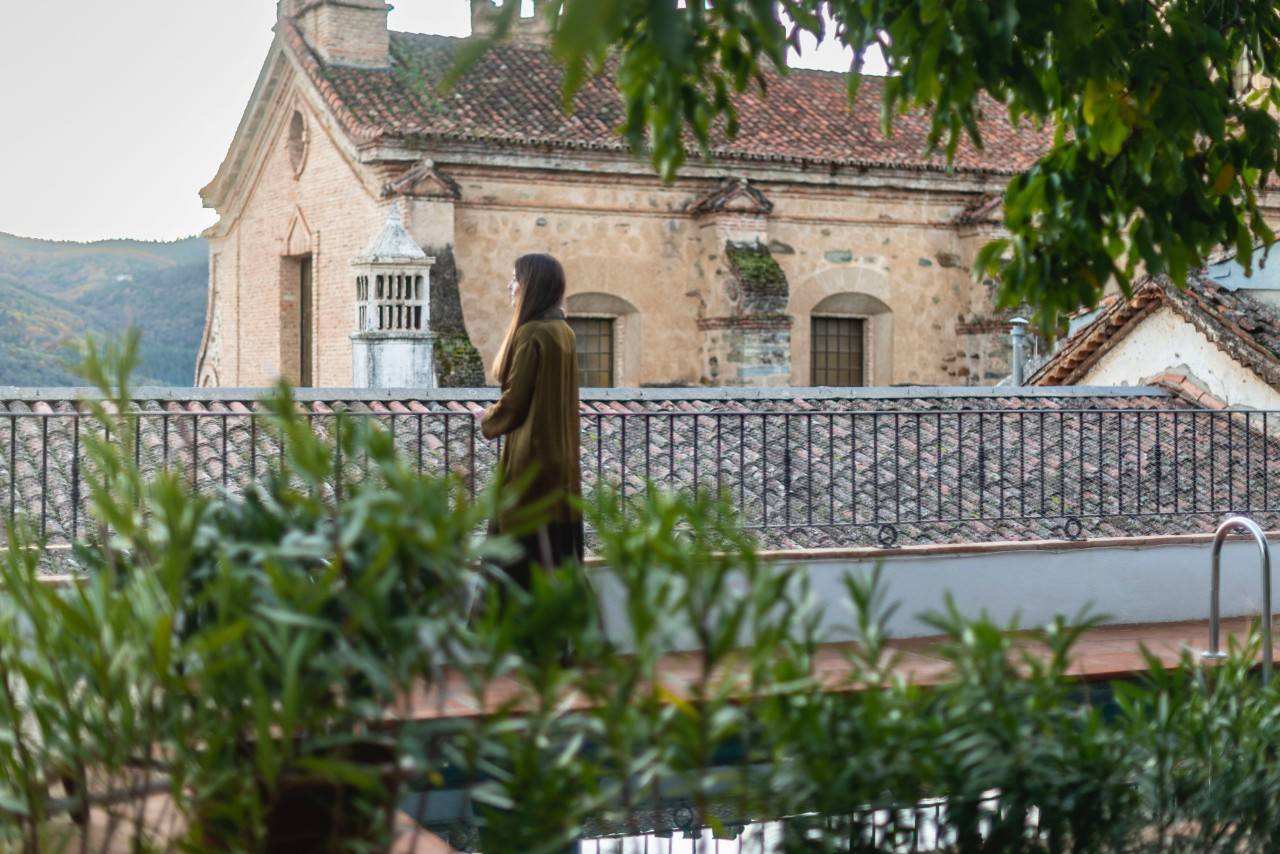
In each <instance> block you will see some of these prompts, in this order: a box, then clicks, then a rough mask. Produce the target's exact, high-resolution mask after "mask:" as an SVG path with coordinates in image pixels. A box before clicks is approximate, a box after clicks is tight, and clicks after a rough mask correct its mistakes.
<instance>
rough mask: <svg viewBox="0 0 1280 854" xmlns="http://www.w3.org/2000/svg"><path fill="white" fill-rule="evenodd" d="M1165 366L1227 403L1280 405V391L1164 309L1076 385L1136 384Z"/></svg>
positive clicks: (1154, 374) (1159, 372) (1169, 310)
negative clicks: (1185, 375) (1190, 379)
mask: <svg viewBox="0 0 1280 854" xmlns="http://www.w3.org/2000/svg"><path fill="white" fill-rule="evenodd" d="M1168 370H1174V371H1177V372H1180V373H1185V374H1187V376H1188V377H1189V378H1192V379H1194V380H1195V381H1197V382H1198V383H1200V384H1202V385H1203V386H1204V387H1205V388H1206V389H1207V390H1208V391H1209V393H1210V394H1212V395H1213V396H1214V397H1216V398H1218V399H1219V400H1222V401H1224V402H1226V403H1227V404H1228V405H1229V406H1244V407H1249V408H1252V409H1272V410H1273V409H1280V392H1277V391H1276V390H1275V389H1273V388H1272V387H1271V386H1269V385H1267V384H1266V383H1265V382H1263V381H1262V380H1261V379H1259V378H1258V376H1257V374H1255V373H1254V372H1253V371H1250V370H1248V369H1246V368H1244V367H1242V366H1241V365H1240V364H1239V363H1238V362H1236V361H1235V360H1234V359H1232V358H1231V357H1230V356H1228V355H1227V354H1226V353H1224V352H1222V351H1221V350H1219V349H1218V347H1217V346H1216V345H1214V344H1213V342H1211V341H1210V340H1209V339H1208V338H1206V337H1205V336H1204V335H1202V334H1201V333H1200V331H1199V330H1197V329H1196V328H1195V327H1194V326H1192V325H1191V324H1190V323H1188V322H1186V321H1185V320H1183V319H1182V318H1181V317H1180V316H1178V315H1177V314H1176V313H1174V311H1173V310H1172V309H1170V308H1167V307H1165V308H1161V309H1159V310H1158V311H1156V312H1154V313H1153V314H1151V315H1150V316H1149V317H1147V318H1146V319H1145V320H1143V321H1142V322H1141V323H1140V324H1139V325H1138V327H1137V328H1136V329H1134V330H1133V331H1132V332H1130V333H1129V334H1128V335H1126V336H1125V337H1124V338H1122V339H1121V340H1120V342H1119V343H1117V344H1116V345H1115V347H1113V348H1112V349H1111V350H1109V351H1108V352H1107V353H1105V354H1104V355H1103V356H1102V357H1101V358H1100V359H1099V360H1098V361H1097V363H1096V364H1095V365H1094V366H1093V368H1092V369H1091V370H1090V371H1089V372H1088V373H1087V374H1086V375H1085V376H1084V377H1082V378H1081V380H1080V383H1079V384H1080V385H1114V386H1121V385H1141V384H1142V383H1143V382H1144V380H1149V379H1150V378H1152V377H1154V376H1156V375H1158V374H1161V373H1164V372H1165V371H1168Z"/></svg>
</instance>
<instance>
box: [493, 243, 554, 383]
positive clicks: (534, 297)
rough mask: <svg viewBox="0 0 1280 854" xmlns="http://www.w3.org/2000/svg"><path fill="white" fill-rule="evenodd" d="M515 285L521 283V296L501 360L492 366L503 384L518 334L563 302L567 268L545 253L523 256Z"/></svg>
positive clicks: (519, 259) (500, 349) (501, 353)
mask: <svg viewBox="0 0 1280 854" xmlns="http://www.w3.org/2000/svg"><path fill="white" fill-rule="evenodd" d="M516 281H517V282H519V283H520V295H519V296H518V297H517V298H516V306H515V311H514V312H513V313H512V315H511V324H510V325H509V326H507V334H506V335H504V336H502V346H501V347H500V348H499V349H498V358H497V359H495V360H494V363H493V373H494V376H496V377H497V379H498V382H499V383H501V382H503V381H504V380H506V378H507V370H508V369H509V368H510V367H511V365H510V362H511V341H512V339H514V338H515V335H516V330H517V329H519V328H520V327H521V326H524V325H525V324H526V323H528V322H529V321H530V320H537V319H538V318H539V317H541V316H542V315H544V314H546V313H547V312H548V311H550V310H551V309H553V308H555V307H556V306H558V305H560V301H561V300H563V299H564V267H561V266H560V262H559V261H557V260H556V259H555V258H553V257H551V256H550V255H547V254H546V253H544V252H533V253H530V254H528V255H521V256H520V257H519V258H517V259H516Z"/></svg>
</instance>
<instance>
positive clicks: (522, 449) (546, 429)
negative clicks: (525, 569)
mask: <svg viewBox="0 0 1280 854" xmlns="http://www.w3.org/2000/svg"><path fill="white" fill-rule="evenodd" d="M575 344H576V342H575V339H574V335H573V330H572V329H570V328H569V324H567V323H565V322H564V320H563V319H562V318H553V319H547V320H531V321H529V322H527V323H525V324H524V325H523V326H521V327H520V328H519V329H517V330H516V332H515V336H514V338H513V339H512V342H511V365H510V368H509V369H508V370H507V377H506V380H505V381H504V382H503V384H502V396H501V398H499V400H498V402H497V403H495V404H493V405H492V406H490V407H489V408H488V409H487V410H485V413H484V416H483V417H482V419H481V421H480V428H481V431H482V432H483V433H484V435H485V438H487V439H492V438H494V437H496V436H503V437H505V439H504V441H503V444H502V457H501V460H500V465H501V468H502V473H503V477H504V478H505V479H506V480H507V481H508V482H510V481H518V480H520V478H522V477H524V476H525V475H526V474H527V473H528V472H530V471H532V472H533V479H532V481H531V482H530V483H529V485H528V486H527V488H526V489H525V491H524V492H523V493H522V494H521V497H520V500H519V502H518V504H517V506H516V507H515V508H513V509H512V510H510V511H508V512H506V513H504V514H502V517H501V518H500V519H499V520H498V529H499V530H500V531H503V532H504V533H505V532H508V531H510V530H511V529H512V526H513V524H514V520H515V519H516V518H517V517H518V515H519V511H520V510H522V509H528V508H529V507H530V506H531V505H533V504H535V503H536V502H539V501H543V500H548V501H550V502H551V503H550V507H549V509H548V512H547V515H546V518H545V520H544V521H547V522H574V521H578V520H579V519H581V512H580V511H579V509H578V508H577V506H576V505H575V504H574V503H573V500H572V499H575V498H577V497H579V496H581V495H582V471H581V465H582V464H581V461H580V459H579V447H580V444H581V438H580V436H581V423H580V419H579V415H578V359H577V350H576V346H575Z"/></svg>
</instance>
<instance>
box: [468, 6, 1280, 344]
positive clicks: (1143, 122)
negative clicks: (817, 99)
mask: <svg viewBox="0 0 1280 854" xmlns="http://www.w3.org/2000/svg"><path fill="white" fill-rule="evenodd" d="M518 8H519V3H517V2H515V0H507V2H506V3H504V5H503V7H502V8H501V9H500V10H499V11H498V19H497V22H496V30H495V33H494V36H493V37H494V38H501V37H502V36H503V35H504V34H505V33H506V32H507V31H508V30H509V28H510V27H511V25H512V24H513V23H514V18H515V15H516V14H517V13H518ZM824 12H825V13H826V14H825V15H824ZM539 13H540V14H547V15H549V16H550V18H551V21H552V29H553V34H552V45H551V49H552V51H553V53H554V54H555V56H556V57H557V58H558V59H559V60H560V61H561V62H562V63H563V64H564V67H565V77H564V98H565V104H566V107H567V108H570V109H571V108H572V103H573V96H574V94H575V93H576V92H577V90H578V89H579V87H581V85H582V84H583V83H584V82H585V81H586V80H587V79H589V78H590V76H591V75H593V74H595V73H598V72H599V71H600V70H601V69H602V68H603V67H604V63H605V60H606V58H607V57H609V56H613V57H616V85H617V87H618V90H619V92H620V93H621V96H622V98H623V101H624V103H625V106H626V120H625V123H624V124H623V126H622V127H621V128H620V129H619V130H620V132H621V133H622V134H624V135H625V136H626V137H627V138H628V139H629V140H630V141H631V144H632V145H633V146H634V147H635V148H636V150H637V151H639V152H643V153H644V154H645V155H646V156H647V157H649V158H650V159H651V160H652V162H653V164H654V166H655V168H656V169H657V170H658V172H659V173H660V174H661V176H662V177H663V178H664V179H666V180H673V179H674V178H675V177H676V176H677V174H678V173H679V170H680V169H681V167H682V166H683V165H684V163H685V162H686V157H687V156H688V154H689V153H690V152H688V151H687V150H686V149H687V146H686V140H687V139H690V138H691V139H693V140H695V141H696V143H697V145H698V146H699V147H701V149H702V152H703V153H704V154H705V153H706V152H707V151H708V148H709V143H710V140H711V138H712V135H713V132H715V131H716V130H717V129H721V130H722V131H723V132H724V133H727V134H728V135H730V136H732V135H733V134H734V133H735V131H736V129H737V128H736V115H735V109H734V98H735V96H736V95H737V94H739V93H742V92H745V91H747V90H748V89H749V88H750V87H762V88H763V87H766V86H767V78H768V76H769V75H768V74H767V73H766V72H768V71H769V70H773V71H775V72H777V73H782V74H785V73H787V65H786V59H787V52H788V49H789V48H798V47H799V45H800V38H801V35H802V34H804V33H809V34H812V35H814V36H816V37H818V38H819V39H821V38H834V39H836V40H838V41H839V42H841V43H843V44H845V45H847V46H849V47H852V48H853V49H854V52H855V57H856V58H855V61H854V65H853V67H852V68H851V69H850V73H849V77H848V80H849V97H850V98H851V99H853V98H856V97H857V95H858V88H859V82H860V80H861V76H862V60H863V58H864V57H865V55H866V51H867V50H868V49H870V48H871V47H872V46H878V47H879V49H880V51H881V52H882V53H883V56H884V60H885V63H886V65H887V66H888V70H889V78H888V79H887V80H886V82H885V86H884V99H883V105H882V118H883V123H884V127H885V131H886V132H889V133H891V132H892V125H893V121H894V118H895V116H899V115H902V114H903V113H905V112H908V111H922V112H923V113H925V114H927V115H928V116H930V118H931V133H930V144H931V146H933V149H934V150H936V151H938V152H942V153H945V154H946V155H947V157H948V159H949V158H950V157H951V156H952V155H953V154H954V152H955V150H956V147H957V145H959V144H960V142H961V141H962V140H964V139H966V138H967V139H968V140H969V141H970V142H971V144H973V145H975V146H981V145H982V143H983V140H982V135H981V133H980V131H979V126H978V121H977V115H978V110H979V107H980V100H979V99H980V97H981V96H983V95H984V93H985V95H989V96H990V97H991V98H992V99H994V100H995V101H996V102H997V103H999V104H1001V105H1003V106H1004V107H1005V108H1006V109H1007V110H1008V114H1009V119H1010V121H1012V122H1030V123H1033V124H1035V125H1036V126H1039V127H1043V128H1046V129H1047V132H1046V136H1047V137H1048V141H1047V146H1048V148H1047V150H1046V152H1045V154H1044V156H1043V157H1042V158H1041V159H1040V160H1039V161H1038V162H1037V163H1035V164H1034V165H1033V166H1032V167H1031V168H1030V169H1028V170H1026V171H1025V172H1023V173H1021V174H1019V175H1017V176H1015V177H1014V178H1013V179H1012V180H1011V181H1010V182H1009V184H1008V186H1007V188H1006V191H1005V196H1004V221H1005V224H1006V226H1007V228H1008V237H1007V238H1003V239H999V240H995V241H993V242H991V243H990V244H988V245H987V246H986V247H984V249H983V250H982V252H981V253H980V254H979V257H978V259H977V263H976V265H975V275H979V276H992V277H994V278H995V279H996V280H998V281H999V283H1000V299H1001V303H1002V304H1003V305H1005V306H1016V305H1021V304H1023V303H1026V304H1028V305H1030V306H1032V307H1033V308H1034V309H1035V311H1036V314H1037V317H1038V319H1039V321H1040V324H1041V326H1042V328H1043V329H1045V330H1046V331H1052V330H1054V329H1056V328H1057V327H1058V326H1059V324H1060V322H1061V318H1062V316H1063V314H1064V313H1067V312H1071V311H1073V310H1075V309H1077V308H1079V307H1081V306H1092V305H1094V304H1095V303H1096V302H1097V301H1098V299H1099V298H1100V297H1101V296H1102V292H1103V288H1104V287H1105V286H1106V284H1107V282H1108V281H1115V282H1116V283H1118V284H1119V286H1120V287H1121V288H1122V289H1123V290H1125V291H1126V292H1127V291H1128V290H1129V288H1130V286H1131V285H1132V283H1133V282H1134V279H1135V277H1136V276H1138V275H1140V274H1141V273H1142V272H1144V271H1145V272H1150V273H1158V274H1167V275H1169V276H1170V277H1171V278H1173V279H1174V280H1175V281H1177V282H1179V283H1182V282H1183V281H1185V277H1186V275H1187V273H1188V271H1189V270H1191V269H1194V268H1196V267H1199V266H1201V265H1203V264H1204V263H1205V261H1206V260H1207V259H1208V257H1209V256H1210V254H1211V253H1213V252H1214V251H1215V250H1217V249H1218V248H1220V247H1223V246H1226V247H1232V248H1234V250H1235V252H1236V253H1237V257H1238V258H1239V260H1240V262H1241V263H1242V264H1244V266H1245V267H1246V268H1247V269H1251V265H1252V263H1253V258H1254V254H1255V249H1256V247H1258V246H1268V247H1269V246H1270V245H1271V243H1272V242H1273V241H1274V240H1275V235H1274V234H1273V233H1272V230H1271V229H1270V228H1269V227H1268V225H1267V223H1266V222H1265V221H1264V219H1263V211H1262V207H1261V201H1262V196H1263V194H1264V192H1265V190H1266V188H1267V185H1268V184H1269V183H1270V182H1274V181H1275V175H1276V172H1277V168H1278V167H1277V163H1278V158H1280V128H1277V121H1276V115H1277V114H1280V109H1277V108H1280V91H1277V89H1276V88H1275V87H1272V86H1270V85H1268V82H1267V81H1269V79H1270V78H1271V77H1272V76H1273V75H1274V74H1275V73H1276V68H1277V65H1278V64H1280V13H1278V12H1277V7H1276V5H1275V4H1274V3H1273V2H1272V0H1164V2H1160V0H699V1H698V2H693V0H690V2H683V1H682V2H677V0H543V2H541V3H540V4H539ZM482 49H483V43H478V44H477V46H476V50H477V51H479V50H482ZM1049 131H1051V134H1050V133H1049ZM693 153H694V154H696V152H693Z"/></svg>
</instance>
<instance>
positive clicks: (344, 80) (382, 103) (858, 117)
mask: <svg viewBox="0 0 1280 854" xmlns="http://www.w3.org/2000/svg"><path fill="white" fill-rule="evenodd" d="M279 31H280V34H281V37H282V38H283V40H284V41H285V43H286V44H287V45H288V46H289V48H290V50H291V51H292V52H293V53H294V55H295V56H296V57H297V58H298V60H299V62H300V65H301V66H302V68H303V70H304V71H305V73H306V74H307V75H308V77H309V78H310V80H311V82H312V83H313V84H314V85H315V86H316V87H317V88H318V89H319V90H320V92H321V94H322V96H323V97H324V99H325V100H326V102H327V103H328V105H329V107H330V108H331V109H332V110H333V112H334V115H335V116H336V117H337V118H338V120H339V121H340V122H341V123H342V125H343V126H344V127H345V128H346V130H347V132H348V133H350V134H351V136H352V137H353V138H354V139H355V140H356V141H357V142H358V143H372V142H374V141H377V140H384V139H392V140H405V141H410V142H425V141H432V140H456V141H483V142H496V143H503V144H507V145H513V146H531V147H538V148H550V149H595V150H605V151H626V150H627V145H626V143H625V142H624V141H623V140H621V139H620V138H619V137H618V135H617V132H616V129H617V128H618V127H619V126H620V125H621V124H622V122H623V119H624V111H623V105H622V102H621V100H620V97H619V95H618V93H617V91H616V90H615V88H614V86H613V83H612V81H611V80H610V79H609V78H608V74H607V72H606V74H605V75H603V76H600V77H597V78H595V79H592V80H589V81H588V82H587V83H586V84H585V85H584V86H583V87H582V90H581V91H580V92H579V94H578V96H577V99H576V101H575V109H574V111H573V113H572V114H568V115H566V114H565V113H564V111H563V109H562V103H561V88H560V83H561V69H560V66H559V65H557V64H556V62H555V61H554V60H553V59H552V58H551V56H550V55H549V54H548V52H547V51H546V50H545V49H544V48H541V47H539V46H536V45H531V44H520V43H514V42H507V43H502V44H498V45H496V46H494V47H493V48H492V49H491V50H490V51H489V52H488V53H487V54H486V55H485V56H484V57H482V58H481V59H480V61H479V62H477V63H476V65H475V66H474V67H473V68H472V69H471V70H470V71H469V72H468V73H467V74H466V75H465V76H464V77H463V78H462V79H461V80H460V81H458V83H457V85H456V86H455V87H454V88H453V89H452V90H451V91H445V90H444V89H443V88H442V87H441V85H440V84H441V81H442V80H443V79H444V78H445V76H446V74H447V73H448V72H449V70H450V69H451V68H452V67H453V65H454V63H455V60H456V59H457V58H458V56H459V51H460V49H461V48H462V47H463V45H464V44H465V43H466V40H464V39H458V38H451V37H447V36H437V35H420V34H413V33H397V32H393V33H391V55H392V67H391V68H390V69H389V70H388V69H367V68H355V67H350V66H343V65H337V64H326V63H324V62H323V60H322V59H321V58H320V57H319V56H318V55H317V54H315V53H314V52H313V51H312V50H311V49H310V48H309V47H308V46H307V44H306V41H305V39H304V38H303V36H302V35H301V33H300V32H299V31H298V29H297V27H296V26H295V25H294V24H293V23H292V22H291V21H289V20H288V19H283V20H281V21H280V24H279ZM767 81H768V94H767V95H762V94H760V92H759V91H757V90H756V89H754V88H753V89H751V90H749V91H748V92H745V93H743V94H741V95H739V96H736V97H735V104H736V106H737V108H738V112H739V122H740V126H741V127H740V131H739V133H738V135H737V137H736V138H735V139H733V140H729V139H726V138H724V137H723V136H720V137H719V138H717V139H715V140H714V141H713V154H714V156H715V157H716V158H718V159H728V160H733V159H739V160H764V161H792V162H810V163H823V164H839V165H851V166H864V167H874V166H881V167H894V168H906V169H917V170H941V169H944V168H945V162H944V159H943V157H942V156H941V155H935V156H931V157H925V156H923V152H924V150H925V148H926V138H927V134H928V130H929V127H928V118H927V116H925V115H923V114H920V113H912V114H909V115H905V116H899V117H897V119H896V120H895V122H894V133H893V136H892V137H891V138H886V137H885V136H884V135H883V134H882V133H881V132H880V101H881V93H882V91H883V88H882V87H883V83H882V81H881V80H880V79H878V78H875V77H868V78H866V79H865V80H864V82H863V85H862V89H861V91H860V93H859V96H858V100H857V102H856V103H855V104H854V106H853V107H852V109H851V108H850V106H849V103H848V97H847V90H846V79H845V76H844V75H843V74H838V73H831V72H820V71H809V70H802V69H793V70H792V71H791V72H790V73H789V74H788V75H787V76H785V77H783V76H780V75H777V74H776V73H770V74H768V75H767ZM985 113H986V114H985V116H984V117H983V120H982V121H981V122H980V123H979V126H980V128H981V131H982V134H983V139H984V142H985V148H984V149H983V150H978V149H976V148H974V147H973V146H972V145H970V144H968V143H967V142H966V143H964V144H961V145H960V147H959V149H958V151H957V152H956V156H955V161H954V168H955V169H956V170H958V171H968V172H990V173H1000V174H1007V173H1012V172H1017V171H1021V170H1023V169H1025V168H1026V167H1027V166H1029V165H1030V164H1031V163H1033V162H1034V161H1035V160H1036V159H1037V158H1038V157H1039V156H1040V155H1041V154H1042V153H1043V152H1044V151H1045V150H1046V149H1047V148H1048V144H1049V137H1048V136H1047V135H1046V134H1044V133H1041V132H1037V131H1034V130H1032V129H1030V128H1029V127H1024V128H1015V127H1013V126H1012V125H1010V124H1009V122H1008V120H1007V119H1006V117H1005V114H1004V112H1003V110H1002V109H1001V108H1000V106H999V105H998V104H996V103H995V102H994V101H991V102H988V104H987V109H986V111H985Z"/></svg>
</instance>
